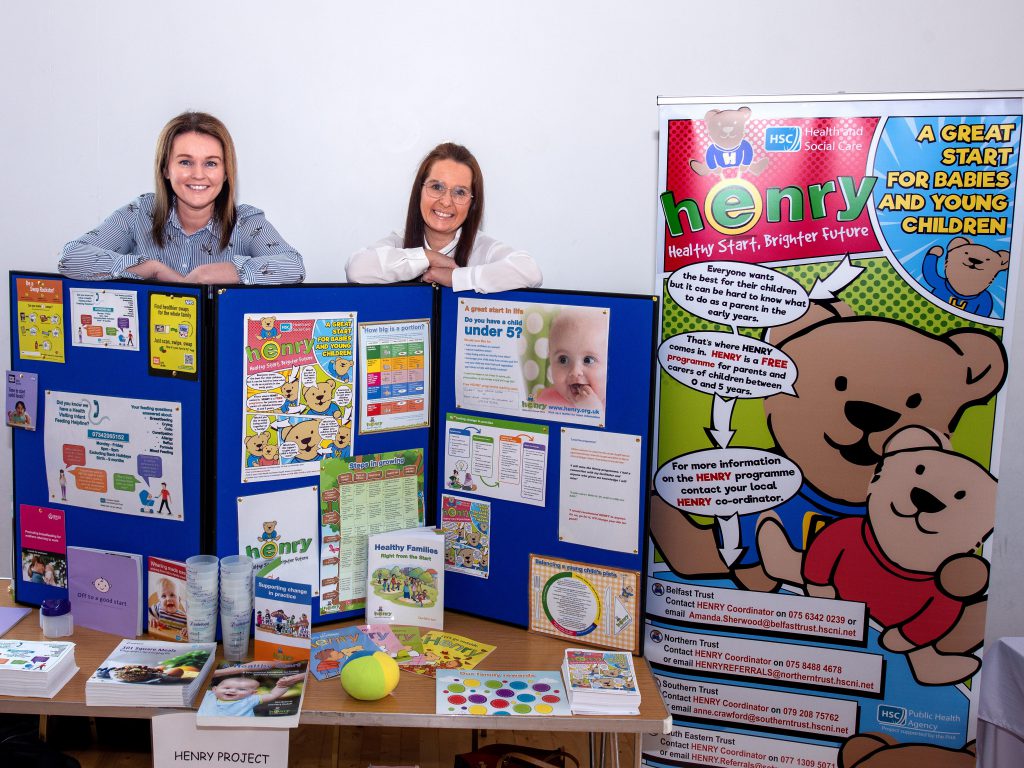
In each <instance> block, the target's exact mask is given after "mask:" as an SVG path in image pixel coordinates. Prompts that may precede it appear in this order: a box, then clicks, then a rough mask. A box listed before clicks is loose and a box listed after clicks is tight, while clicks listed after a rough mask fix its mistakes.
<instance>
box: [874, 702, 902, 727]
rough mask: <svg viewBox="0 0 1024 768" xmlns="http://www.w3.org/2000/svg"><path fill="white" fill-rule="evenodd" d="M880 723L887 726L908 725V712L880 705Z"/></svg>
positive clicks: (887, 705) (900, 708)
mask: <svg viewBox="0 0 1024 768" xmlns="http://www.w3.org/2000/svg"><path fill="white" fill-rule="evenodd" d="M878 722H879V723H884V724H886V725H906V722H907V710H905V709H904V708H903V707H894V706H891V705H889V704H879V705H878Z"/></svg>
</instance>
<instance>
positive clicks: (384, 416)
mask: <svg viewBox="0 0 1024 768" xmlns="http://www.w3.org/2000/svg"><path fill="white" fill-rule="evenodd" d="M359 367H360V370H361V371H362V375H361V376H360V379H359V381H360V384H361V391H362V400H361V402H360V407H359V432H360V433H361V434H371V433H374V432H387V431H390V430H395V429H415V428H418V427H429V426H430V320H400V321H394V322H387V323H360V324H359Z"/></svg>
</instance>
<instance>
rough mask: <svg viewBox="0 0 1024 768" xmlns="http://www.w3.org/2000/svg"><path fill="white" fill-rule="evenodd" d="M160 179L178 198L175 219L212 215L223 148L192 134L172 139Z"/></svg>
mask: <svg viewBox="0 0 1024 768" xmlns="http://www.w3.org/2000/svg"><path fill="white" fill-rule="evenodd" d="M164 178H166V179H167V180H168V181H169V182H170V184H171V190H173V192H174V194H175V196H176V197H177V198H178V200H177V209H178V216H179V217H181V218H195V217H200V218H202V217H205V218H209V217H210V216H212V215H213V205H214V203H215V202H216V200H217V195H219V194H220V192H221V190H222V189H223V188H224V179H225V173H224V148H223V147H222V146H221V143H220V140H219V139H216V138H214V137H213V136H209V135H207V134H205V133H194V132H193V133H182V134H180V135H179V136H177V137H175V139H174V141H173V143H172V144H171V151H170V154H169V156H168V158H167V161H166V163H165V165H164Z"/></svg>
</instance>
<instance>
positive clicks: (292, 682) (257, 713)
mask: <svg viewBox="0 0 1024 768" xmlns="http://www.w3.org/2000/svg"><path fill="white" fill-rule="evenodd" d="M307 666H308V661H307V660H306V659H300V660H298V661H280V660H276V659H269V660H256V661H247V662H243V663H241V664H238V663H235V662H221V665H220V666H219V667H218V668H217V669H216V670H214V672H213V679H212V680H211V681H210V688H209V689H208V690H207V691H206V695H205V696H203V703H202V704H201V705H200V706H199V711H198V712H197V713H196V725H197V726H199V727H203V726H208V725H209V726H215V727H223V728H294V727H295V726H297V725H298V724H299V712H300V711H301V709H302V697H303V695H304V694H305V688H306V668H307Z"/></svg>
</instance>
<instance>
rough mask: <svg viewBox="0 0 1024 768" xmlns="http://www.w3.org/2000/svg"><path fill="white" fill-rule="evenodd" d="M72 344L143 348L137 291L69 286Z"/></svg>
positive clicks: (112, 347)
mask: <svg viewBox="0 0 1024 768" xmlns="http://www.w3.org/2000/svg"><path fill="white" fill-rule="evenodd" d="M68 293H69V294H70V296H71V299H70V308H69V310H68V311H69V314H70V315H71V329H72V330H71V344H72V345H73V346H75V347H99V348H101V349H119V350H127V351H131V352H138V351H139V312H138V301H139V294H138V292H137V291H129V290H122V289H115V288H101V289H98V290H97V289H93V288H69V289H68Z"/></svg>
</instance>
